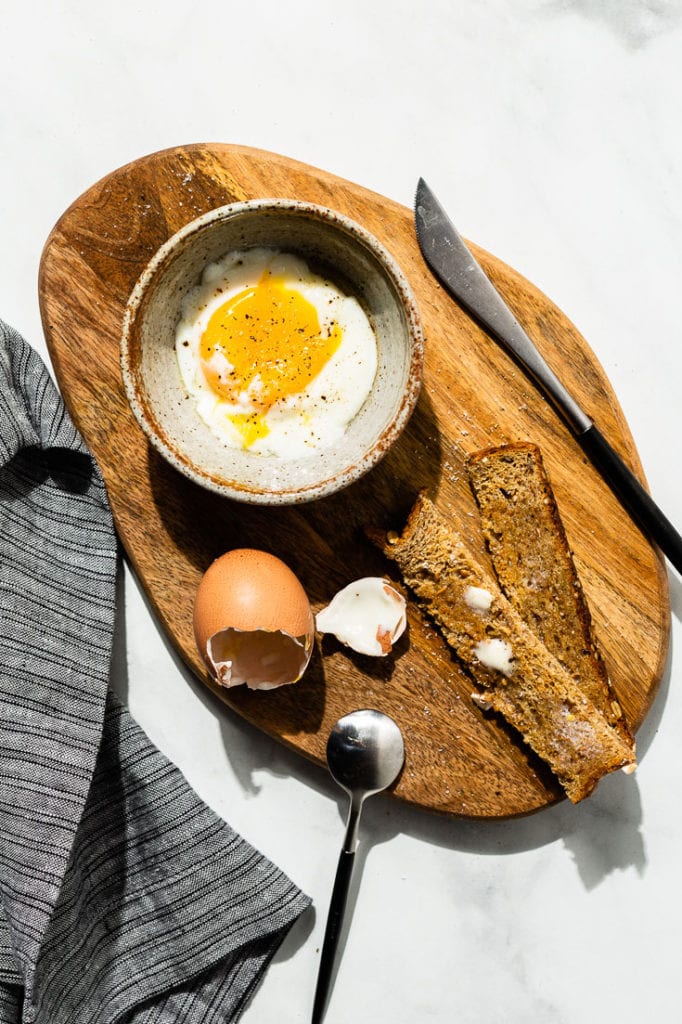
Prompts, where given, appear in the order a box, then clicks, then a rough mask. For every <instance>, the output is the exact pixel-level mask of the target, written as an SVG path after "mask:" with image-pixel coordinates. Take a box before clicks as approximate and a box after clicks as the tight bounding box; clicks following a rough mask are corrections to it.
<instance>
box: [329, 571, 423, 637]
mask: <svg viewBox="0 0 682 1024" xmlns="http://www.w3.org/2000/svg"><path fill="white" fill-rule="evenodd" d="M316 625H317V629H318V630H319V632H320V633H332V634H333V635H334V636H335V637H336V638H337V640H340V641H341V643H343V644H345V645H346V646H347V647H350V648H352V650H354V651H357V652H358V654H369V655H373V656H375V657H385V656H386V655H387V654H389V653H390V652H391V650H392V649H393V644H394V643H395V642H396V641H397V640H398V639H399V638H400V637H401V636H402V634H403V633H404V631H405V626H406V625H407V618H406V613H405V598H404V597H403V596H402V594H400V593H399V592H398V591H397V590H396V589H395V587H392V586H391V584H390V583H388V582H387V581H386V580H385V579H382V578H381V577H380V576H365V577H364V578H363V579H360V580H356V581H355V582H354V583H349V584H348V586H346V587H344V588H343V590H340V591H339V592H338V594H336V595H335V596H334V597H333V598H332V600H331V602H330V603H329V604H328V605H327V607H326V608H323V609H322V611H320V612H318V614H317V616H316Z"/></svg>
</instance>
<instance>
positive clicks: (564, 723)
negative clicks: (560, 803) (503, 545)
mask: <svg viewBox="0 0 682 1024" xmlns="http://www.w3.org/2000/svg"><path fill="white" fill-rule="evenodd" d="M368 534H369V536H370V538H371V539H372V540H373V541H374V543H376V544H377V545H378V546H379V547H380V548H381V549H382V550H383V551H384V552H385V554H386V555H387V556H388V557H389V558H391V559H392V560H393V561H395V562H396V563H397V565H398V566H399V568H400V570H401V572H402V576H403V579H404V581H405V584H406V585H407V586H408V587H409V588H410V590H411V591H412V592H413V594H414V595H415V597H416V599H417V601H418V603H419V604H420V606H421V607H422V608H423V610H424V611H425V612H427V613H428V614H429V615H430V616H431V618H432V619H434V621H435V622H436V623H437V624H438V626H439V627H440V629H441V631H442V633H443V636H444V637H445V640H446V641H447V643H448V644H449V645H450V647H452V649H453V650H454V651H455V653H456V654H457V656H458V657H459V659H460V660H461V661H462V662H463V663H464V664H465V665H466V666H467V668H468V670H469V672H470V674H471V676H472V678H473V680H474V682H475V683H476V684H477V686H478V687H479V689H480V691H481V693H482V695H483V696H484V698H485V700H486V701H487V703H488V705H489V706H490V707H491V708H493V709H494V710H495V711H497V712H499V713H500V714H501V715H502V716H503V717H504V718H505V719H506V721H507V722H509V724H510V725H512V726H513V727H514V729H516V730H517V731H518V732H519V733H520V734H521V736H522V737H523V739H524V740H525V741H526V743H528V745H529V746H530V747H531V748H532V749H533V750H534V751H535V753H536V754H537V755H538V756H539V757H541V758H542V759H543V760H544V761H546V762H547V764H548V765H549V766H550V767H551V769H552V771H553V772H554V774H555V775H556V776H557V778H558V780H559V782H560V783H561V785H562V786H563V787H564V789H565V791H566V793H567V795H568V797H569V799H570V800H572V801H573V802H577V801H579V800H582V799H583V798H584V797H586V796H588V795H589V793H591V792H592V790H593V789H594V787H595V786H596V784H597V782H598V781H599V779H600V778H602V776H604V775H606V774H607V773H609V772H612V771H615V770H616V769H617V768H623V767H626V766H632V765H634V763H635V755H634V751H633V750H632V747H631V746H630V745H629V744H628V743H627V742H625V741H624V740H623V739H622V738H621V736H620V735H619V734H618V732H617V731H616V730H615V729H614V728H612V727H611V726H610V725H609V723H608V722H607V721H606V720H605V718H604V716H603V715H602V714H601V712H600V711H599V710H598V709H597V708H596V707H595V705H594V704H593V703H592V702H591V701H590V700H589V699H588V697H587V696H586V695H585V693H584V692H583V691H582V689H581V688H580V686H579V684H578V683H577V682H576V680H575V679H574V678H573V677H572V676H571V675H570V674H569V673H568V672H567V671H566V669H564V668H563V667H562V665H561V664H560V663H559V662H558V660H557V659H556V658H555V657H554V655H553V654H551V653H550V652H549V651H548V649H547V648H546V647H545V645H544V644H543V643H542V641H541V640H540V639H539V638H538V637H537V636H536V635H535V633H533V631H532V630H531V629H529V628H528V626H527V625H526V624H525V623H524V621H523V619H522V618H521V616H520V615H519V614H518V612H517V611H516V610H515V609H514V608H513V606H512V605H511V603H510V602H509V601H508V600H507V598H506V597H505V596H504V594H503V593H502V592H501V590H500V588H499V587H498V585H497V582H496V581H495V580H494V578H493V577H492V574H491V573H490V572H489V571H488V570H487V569H485V568H484V567H483V566H481V565H479V564H478V562H477V560H476V559H475V558H474V556H473V555H472V554H471V552H470V551H469V550H468V549H467V547H466V545H465V544H464V542H463V540H462V538H461V537H459V535H458V534H457V533H456V532H454V531H453V530H451V529H450V527H449V525H448V524H447V523H446V521H445V520H444V519H443V518H442V516H441V515H440V513H439V512H438V510H437V509H436V507H435V506H434V505H433V503H432V502H431V501H430V499H429V498H428V497H427V495H426V494H425V493H421V494H420V495H419V496H418V498H417V500H416V502H415V505H414V507H413V508H412V511H411V512H410V515H409V517H408V520H407V523H406V525H405V528H404V530H403V533H402V534H401V535H398V534H395V533H388V534H385V533H379V532H377V531H374V530H370V531H368Z"/></svg>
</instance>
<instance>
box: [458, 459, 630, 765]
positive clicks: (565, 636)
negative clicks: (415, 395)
mask: <svg viewBox="0 0 682 1024" xmlns="http://www.w3.org/2000/svg"><path fill="white" fill-rule="evenodd" d="M467 469H468V473H469V480H470V483H471V488H472V490H473V492H474V496H475V498H476V502H477V504H478V507H479V511H480V514H481V528H482V531H483V535H484V537H485V540H486V544H487V547H488V550H489V552H490V557H491V559H492V563H493V567H494V569H495V575H496V577H497V581H498V583H499V584H500V587H501V588H502V591H503V593H504V594H505V596H506V597H507V598H508V599H509V601H510V602H511V603H512V605H513V606H514V608H515V609H516V611H517V612H518V613H519V615H520V616H521V618H522V619H523V621H524V622H525V623H526V625H527V626H529V627H530V628H531V629H532V630H533V631H534V632H535V633H537V635H538V636H539V637H540V639H541V640H542V642H543V643H544V644H545V646H546V647H547V648H548V649H549V650H550V651H551V652H552V654H553V655H554V656H555V657H556V658H557V660H558V661H559V662H560V663H561V664H562V665H563V666H564V668H565V669H566V670H567V671H568V672H569V673H570V674H571V675H572V676H573V677H574V678H575V679H576V680H577V681H578V682H579V684H580V686H581V688H582V690H583V692H584V693H585V694H586V695H587V697H589V699H590V700H591V701H592V703H593V704H594V705H595V707H597V708H598V709H599V710H600V711H601V713H602V714H603V715H604V717H605V718H606V720H607V722H609V724H610V725H611V726H613V728H614V729H616V730H617V731H618V732H619V734H620V736H621V738H622V739H623V740H624V742H626V743H629V744H630V745H633V744H634V741H633V738H632V735H631V733H630V731H629V729H628V726H627V723H626V721H625V718H624V716H623V712H622V710H621V707H620V704H619V702H618V698H617V696H616V694H615V692H614V690H613V688H612V687H611V684H610V682H609V678H608V673H607V670H606V665H605V663H604V659H603V657H602V654H601V651H600V650H599V647H598V644H597V641H596V638H595V636H594V633H593V629H592V616H591V614H590V610H589V606H588V603H587V599H586V597H585V593H584V591H583V588H582V584H581V582H580V578H579V576H578V572H577V570H576V567H575V563H574V561H573V556H572V553H571V550H570V547H569V544H568V540H567V537H566V531H565V529H564V525H563V522H562V520H561V516H560V514H559V509H558V507H557V503H556V499H555V497H554V492H553V490H552V485H551V482H550V480H549V477H548V475H547V472H546V470H545V466H544V463H543V461H542V453H541V452H540V449H539V448H538V447H537V445H535V444H531V443H530V442H517V443H515V444H507V445H502V446H500V447H495V448H487V449H485V450H483V451H480V452H475V453H474V454H473V455H471V456H469V459H468V462H467Z"/></svg>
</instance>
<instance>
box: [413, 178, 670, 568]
mask: <svg viewBox="0 0 682 1024" xmlns="http://www.w3.org/2000/svg"><path fill="white" fill-rule="evenodd" d="M415 227H416V231H417V240H418V242H419V247H420V249H421V252H422V255H423V257H424V259H425V260H426V263H427V264H428V266H429V268H430V270H431V271H432V272H433V274H434V275H435V276H436V277H437V278H438V280H439V281H440V282H441V284H442V285H443V286H444V287H445V288H446V290H447V291H448V292H449V293H450V295H452V296H453V298H455V299H456V300H457V302H459V303H460V305H461V306H462V307H463V308H464V309H465V310H466V311H467V313H469V314H470V315H471V316H472V317H473V318H474V319H475V320H476V321H478V322H479V323H480V324H481V326H482V327H484V328H485V329H486V330H487V331H488V333H489V334H490V335H492V337H493V338H495V339H496V340H497V341H499V342H500V343H501V344H502V345H503V346H504V347H505V348H506V349H507V350H508V351H509V352H510V354H511V355H512V356H513V357H514V358H515V359H516V360H518V362H519V363H520V364H521V366H522V367H523V368H524V369H525V370H526V372H527V373H528V374H529V376H530V377H531V378H532V379H533V380H534V382H535V383H536V384H537V385H538V387H539V388H540V389H541V390H542V391H543V392H544V394H545V395H546V396H547V398H549V400H550V401H551V402H552V404H553V405H554V407H555V408H556V410H557V411H558V412H559V414H560V415H561V416H562V417H563V419H564V420H565V422H566V424H567V425H568V427H569V429H570V430H571V432H572V433H573V434H574V436H575V437H576V439H577V441H578V443H579V444H580V446H581V447H582V449H583V451H584V452H585V454H586V455H587V457H588V458H589V459H590V460H591V462H592V463H593V465H594V466H595V467H596V469H597V470H598V471H599V472H600V474H601V475H602V477H603V478H604V480H605V481H606V483H607V484H608V485H609V486H610V488H611V489H612V490H613V492H614V494H615V495H616V496H617V497H618V498H619V500H620V501H621V503H622V505H623V507H624V508H625V509H627V511H628V512H629V513H630V515H631V516H632V518H633V519H634V520H635V522H637V524H638V525H639V527H640V528H641V529H642V530H643V531H644V532H645V533H646V534H648V535H649V537H650V538H651V539H652V540H653V541H654V542H655V543H656V544H657V545H658V546H659V547H660V548H661V550H662V551H663V553H664V554H665V555H666V556H667V557H668V559H669V560H670V562H671V563H672V565H674V566H675V568H676V569H677V571H678V572H679V573H682V537H681V536H680V534H679V533H678V532H677V530H676V529H675V527H674V526H673V525H672V523H671V522H670V521H669V520H668V519H667V518H666V516H665V515H664V514H663V512H662V511H661V509H660V508H659V507H658V505H656V503H655V502H654V501H653V499H652V498H651V496H650V494H649V493H648V491H647V490H646V489H645V488H644V487H643V486H642V484H641V483H640V482H639V480H638V479H637V477H636V476H635V475H634V473H632V472H631V470H630V469H629V468H628V466H627V465H626V464H625V462H624V461H623V459H622V458H621V457H620V455H618V453H617V452H616V451H615V450H614V449H613V448H612V447H611V445H610V444H609V443H608V441H607V440H606V438H605V437H604V436H603V435H602V434H601V433H600V431H599V429H598V428H597V427H596V426H595V424H594V423H593V422H592V420H591V419H590V417H589V416H588V415H587V413H585V412H584V410H583V409H582V408H581V407H580V405H579V404H578V402H577V401H576V399H575V398H574V397H573V395H571V394H570V392H569V391H568V390H567V389H566V388H565V387H564V385H563V384H562V382H561V381H560V380H559V378H558V377H557V375H556V374H555V373H554V371H553V370H552V369H551V367H550V366H549V365H548V363H547V362H546V360H545V359H544V357H543V356H542V355H541V354H540V352H539V351H538V349H537V348H536V347H535V345H534V343H533V342H532V341H531V339H530V338H529V336H528V334H527V333H526V331H525V330H524V329H523V327H522V326H521V324H520V323H519V322H518V320H517V319H516V317H515V316H514V314H513V313H512V311H511V310H510V309H509V306H508V305H507V303H506V302H505V301H504V299H503V298H502V296H501V295H500V293H499V292H498V291H497V289H496V288H495V286H494V285H493V283H492V281H491V280H490V278H489V277H488V276H487V274H486V273H485V271H484V270H483V268H482V267H481V265H480V264H479V263H478V261H477V260H476V259H475V257H474V256H473V254H472V253H471V251H470V249H469V248H468V247H467V245H466V243H465V242H464V240H463V239H462V238H461V236H460V235H459V234H458V232H457V230H456V228H455V226H454V225H453V223H452V222H451V220H450V219H449V217H448V215H447V214H446V212H445V210H444V209H443V207H442V206H441V205H440V203H439V202H438V200H437V199H436V197H435V196H434V194H433V192H432V191H431V189H430V188H429V186H428V185H427V184H426V182H425V181H424V179H423V178H420V179H419V184H418V186H417V195H416V200H415Z"/></svg>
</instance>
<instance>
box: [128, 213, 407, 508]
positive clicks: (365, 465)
mask: <svg viewBox="0 0 682 1024" xmlns="http://www.w3.org/2000/svg"><path fill="white" fill-rule="evenodd" d="M271 210H272V211H279V212H284V213H287V212H291V213H295V214H297V215H305V214H308V215H309V216H310V217H312V218H313V219H319V220H321V221H323V222H324V223H326V224H328V225H330V226H331V227H333V228H338V229H340V230H342V231H343V232H344V233H345V234H346V235H349V236H351V237H352V238H354V239H355V240H356V241H359V242H361V243H362V244H363V245H364V246H365V248H366V249H368V250H369V251H370V252H371V253H372V254H373V256H374V257H375V259H376V260H377V261H378V263H379V265H380V266H381V268H382V270H383V271H384V273H386V274H387V276H388V278H389V279H390V280H391V283H392V284H393V287H394V289H395V291H396V293H397V295H398V297H399V301H400V305H401V306H402V308H403V311H404V314H405V319H406V325H407V333H408V335H409V338H410V341H411V346H410V348H411V350H410V358H409V367H408V376H407V383H406V387H405V390H404V392H403V394H402V396H401V402H400V405H399V408H398V410H397V412H396V414H395V416H394V417H393V418H392V419H391V421H390V423H388V424H387V425H386V427H385V428H384V429H383V430H382V432H381V434H380V435H379V436H378V437H377V438H376V439H375V440H374V442H373V443H372V445H371V447H370V448H368V449H367V450H366V451H364V452H363V454H362V455H361V456H360V457H359V458H358V459H356V460H355V462H353V463H352V464H350V465H349V466H347V467H346V468H345V469H343V470H341V471H339V472H336V473H334V474H333V475H331V476H328V477H326V478H325V479H322V480H317V481H313V482H311V483H306V484H303V485H300V486H298V485H293V486H290V487H283V488H281V489H279V490H272V489H269V490H265V489H263V490H258V489H257V488H254V487H253V486H252V485H249V486H245V487H242V486H240V485H239V484H238V483H237V482H234V481H228V480H222V479H221V480H217V479H215V478H214V477H213V476H211V475H210V474H209V473H204V472H202V471H201V469H199V468H197V467H196V464H195V463H192V462H191V461H189V460H188V459H187V458H186V457H184V456H183V454H182V452H181V451H180V450H179V449H176V448H174V447H173V446H172V445H171V444H170V443H169V442H168V441H167V440H165V439H164V438H162V437H160V436H159V434H158V433H157V432H156V431H155V430H154V429H153V426H152V424H151V423H150V422H149V421H148V415H147V412H146V410H145V408H144V403H143V402H142V401H141V400H140V397H139V395H138V389H137V385H136V382H135V374H134V370H133V366H132V354H131V336H132V331H133V328H134V325H135V323H136V319H137V316H138V314H139V312H140V308H141V306H142V303H143V300H144V298H145V295H146V294H147V289H148V287H149V285H150V283H151V282H152V281H153V280H154V278H155V276H156V275H157V273H158V272H159V271H160V270H161V269H162V268H163V265H164V264H165V263H166V261H167V260H169V259H170V257H171V256H172V254H173V253H174V252H175V251H176V249H177V248H178V246H179V245H181V244H182V243H183V242H184V241H185V240H186V239H187V238H189V237H191V236H192V235H194V234H197V233H200V232H202V231H204V230H205V229H206V228H207V227H210V225H211V224H212V223H214V222H222V221H226V220H229V219H232V218H236V217H239V216H241V215H243V214H246V213H253V212H268V211H271ZM120 365H121V372H122V376H123V385H124V390H125V393H126V397H127V399H128V403H129V405H130V407H131V409H132V412H133V415H134V416H135V419H136V420H137V423H138V425H139V426H140V427H141V428H142V430H143V432H144V433H145V435H146V436H147V439H148V440H149V442H150V443H151V445H152V447H153V448H155V450H156V451H157V452H158V453H159V454H160V455H161V456H162V457H163V458H164V459H165V460H166V461H167V462H169V463H170V464H171V465H172V466H173V467H174V468H175V469H176V470H177V471H178V472H180V473H182V474H183V475H184V476H185V477H187V478H189V479H190V480H192V481H193V482H194V483H196V484H198V485H199V486H201V487H203V488H205V489H207V490H210V491H212V492H213V493H216V494H219V495H222V496H223V497H227V498H230V499H232V500H235V501H240V502H242V503H246V504H259V505H293V504H298V503H302V502H308V501H312V500H315V499H318V498H322V497H325V496H326V495H329V494H333V493H335V492H337V491H339V490H342V489H345V488H346V487H348V486H349V485H350V484H352V483H354V482H355V481H356V480H358V479H359V478H360V477H362V476H364V475H365V473H367V472H368V471H369V470H370V469H372V468H373V467H374V466H375V465H376V464H377V463H378V462H379V461H380V460H381V459H382V458H383V456H384V454H385V453H386V452H387V451H388V450H389V448H390V447H391V446H392V445H393V443H394V442H395V441H396V440H397V438H398V437H399V436H400V434H401V433H402V432H403V430H404V428H405V426H406V425H407V423H408V421H409V419H410V417H411V415H412V413H413V411H414V408H415V406H416V404H417V400H418V398H419V393H420V390H421V385H422V376H423V367H424V333H423V328H422V322H421V316H420V314H419V310H418V307H417V303H416V300H415V298H414V295H413V292H412V288H411V286H410V284H409V281H408V280H407V277H406V275H405V274H404V273H403V271H402V270H401V268H400V266H399V265H398V263H397V262H396V260H395V258H394V257H393V256H392V255H391V253H390V252H389V250H388V249H387V248H386V246H385V245H383V243H382V242H380V241H379V239H378V238H376V236H375V235H373V234H372V233H371V232H370V231H369V230H368V229H367V228H365V227H363V225H361V224H359V223H358V222H357V221H355V220H353V219H352V218H350V217H348V216H347V215H346V214H343V213H340V212H339V211H337V210H334V209H332V208H331V207H327V206H323V205H320V204H318V203H312V202H307V201H306V200H299V199H287V198H281V197H275V198H259V199H248V200H239V201H236V202H234V203H225V204H223V205H221V206H217V207H214V208H213V209H211V210H207V211H206V213H203V214H201V215H200V216H199V217H196V218H194V219H193V220H191V221H188V222H187V223H186V224H184V225H183V226H182V227H180V228H179V229H178V230H177V231H175V232H174V233H173V234H172V235H170V236H169V238H167V239H166V241H165V242H163V243H162V244H161V245H160V246H159V248H158V249H157V250H156V252H155V253H154V254H153V255H152V256H151V258H150V259H149V260H148V261H147V263H146V264H145V266H144V268H143V269H142V271H141V273H140V275H139V277H138V278H137V280H136V282H135V284H134V286H133V289H132V291H131V292H130V295H129V297H128V299H127V302H126V305H125V310H124V315H123V323H122V331H121V342H120Z"/></svg>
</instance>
